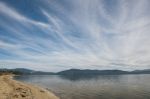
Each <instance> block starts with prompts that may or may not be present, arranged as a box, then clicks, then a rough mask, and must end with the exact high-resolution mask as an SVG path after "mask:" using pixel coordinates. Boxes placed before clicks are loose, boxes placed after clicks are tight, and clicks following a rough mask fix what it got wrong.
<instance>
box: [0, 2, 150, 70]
mask: <svg viewBox="0 0 150 99" xmlns="http://www.w3.org/2000/svg"><path fill="white" fill-rule="evenodd" d="M149 4H150V2H149V0H116V1H115V2H110V1H107V0H106V1H105V0H93V1H91V0H86V1H85V0H76V1H68V0H63V1H62V2H57V0H56V1H53V0H51V2H50V1H48V0H44V1H43V0H41V1H39V5H38V7H39V8H40V9H41V10H40V12H41V14H42V16H44V17H45V18H46V19H47V22H44V21H36V20H34V19H33V18H30V17H26V16H25V15H23V14H21V13H20V12H18V10H16V9H17V8H15V7H12V6H11V4H10V6H8V4H7V3H5V2H0V16H1V18H0V27H1V28H2V30H1V31H0V51H1V53H3V54H4V52H5V54H6V53H7V52H9V53H7V54H6V55H5V54H4V55H5V56H7V59H4V58H0V59H1V60H0V63H1V65H5V66H6V67H11V68H12V67H24V66H25V67H26V66H28V68H32V69H37V70H47V71H53V70H55V71H59V70H64V69H68V68H82V69H85V68H90V69H128V70H132V69H144V68H149V65H150V60H149V59H150V47H149V45H150V40H149V37H150V34H149V31H150V21H149V20H150V13H149V11H148V9H149ZM68 9H69V10H68ZM22 13H27V14H28V12H22ZM10 24H13V25H10ZM10 53H11V54H13V55H9V54H10Z"/></svg>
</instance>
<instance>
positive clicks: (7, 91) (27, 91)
mask: <svg viewBox="0 0 150 99" xmlns="http://www.w3.org/2000/svg"><path fill="white" fill-rule="evenodd" d="M12 78H13V76H12V75H1V76H0V99H59V98H58V97H57V96H55V95H54V94H53V93H51V92H49V91H47V90H46V89H42V88H39V87H37V86H34V85H29V84H24V83H22V82H19V81H16V80H13V79H12Z"/></svg>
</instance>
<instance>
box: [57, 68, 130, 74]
mask: <svg viewBox="0 0 150 99" xmlns="http://www.w3.org/2000/svg"><path fill="white" fill-rule="evenodd" d="M128 73H129V72H127V71H122V70H89V69H86V70H80V69H70V70H65V71H61V72H58V73H57V74H59V75H119V74H128Z"/></svg>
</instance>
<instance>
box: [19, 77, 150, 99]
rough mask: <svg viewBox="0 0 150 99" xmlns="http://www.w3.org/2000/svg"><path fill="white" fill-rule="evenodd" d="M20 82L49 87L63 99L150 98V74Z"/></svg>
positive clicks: (24, 78) (42, 78)
mask: <svg viewBox="0 0 150 99" xmlns="http://www.w3.org/2000/svg"><path fill="white" fill-rule="evenodd" d="M16 79H17V80H20V81H24V82H28V83H32V84H36V85H39V86H42V87H44V88H48V89H50V90H51V91H53V92H54V93H56V94H57V95H58V96H60V97H61V99H150V75H105V76H104V75H103V76H102V75H101V76H89V77H65V76H56V75H34V76H18V77H16Z"/></svg>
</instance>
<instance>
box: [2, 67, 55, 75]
mask: <svg viewBox="0 0 150 99" xmlns="http://www.w3.org/2000/svg"><path fill="white" fill-rule="evenodd" d="M0 72H1V73H2V72H4V73H5V72H7V73H13V74H19V75H53V74H55V73H52V72H42V71H35V70H30V69H25V68H16V69H0Z"/></svg>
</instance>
